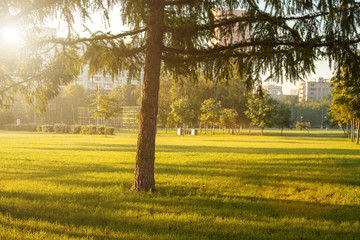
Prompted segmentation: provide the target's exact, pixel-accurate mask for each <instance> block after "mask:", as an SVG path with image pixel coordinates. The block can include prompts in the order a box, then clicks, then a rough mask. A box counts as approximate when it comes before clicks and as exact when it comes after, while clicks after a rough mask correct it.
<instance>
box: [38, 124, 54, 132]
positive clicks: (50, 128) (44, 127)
mask: <svg viewBox="0 0 360 240" xmlns="http://www.w3.org/2000/svg"><path fill="white" fill-rule="evenodd" d="M41 129H42V131H43V132H54V126H53V125H42V126H41Z"/></svg>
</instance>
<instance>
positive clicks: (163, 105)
mask: <svg viewBox="0 0 360 240" xmlns="http://www.w3.org/2000/svg"><path fill="white" fill-rule="evenodd" d="M171 88H172V83H171V81H169V80H164V79H163V80H162V81H160V91H159V109H158V117H157V118H158V123H159V124H160V125H162V126H163V127H165V132H167V128H168V127H169V126H170V125H171V123H172V121H171V118H172V117H171V116H170V112H171V104H172V103H173V101H172V97H171Z"/></svg>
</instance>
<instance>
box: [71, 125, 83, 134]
mask: <svg viewBox="0 0 360 240" xmlns="http://www.w3.org/2000/svg"><path fill="white" fill-rule="evenodd" d="M80 132H81V126H80V125H72V126H70V130H69V133H72V134H79V133H80Z"/></svg>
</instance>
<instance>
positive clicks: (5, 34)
mask: <svg viewBox="0 0 360 240" xmlns="http://www.w3.org/2000/svg"><path fill="white" fill-rule="evenodd" d="M0 31H1V40H2V42H3V43H5V44H7V45H16V44H19V43H20V42H21V41H22V38H21V34H20V32H19V30H17V29H16V28H12V27H5V28H3V29H1V30H0Z"/></svg>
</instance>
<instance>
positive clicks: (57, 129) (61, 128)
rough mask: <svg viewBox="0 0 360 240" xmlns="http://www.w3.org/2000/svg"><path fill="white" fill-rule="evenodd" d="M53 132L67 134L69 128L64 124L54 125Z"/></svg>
mask: <svg viewBox="0 0 360 240" xmlns="http://www.w3.org/2000/svg"><path fill="white" fill-rule="evenodd" d="M54 132H56V133H69V132H70V126H68V125H66V124H55V125H54Z"/></svg>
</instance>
